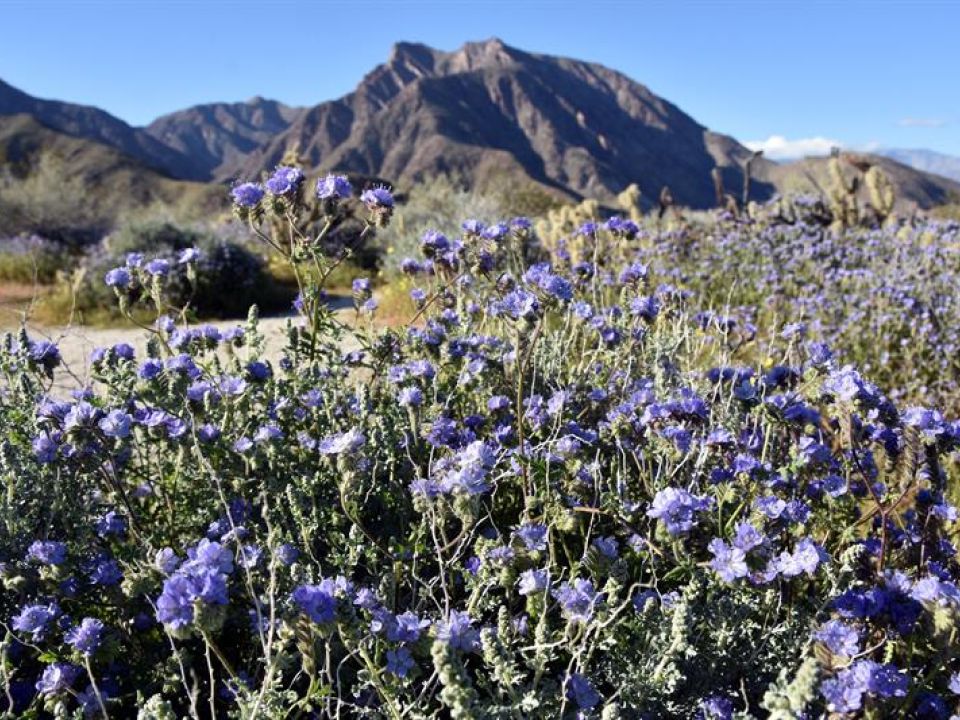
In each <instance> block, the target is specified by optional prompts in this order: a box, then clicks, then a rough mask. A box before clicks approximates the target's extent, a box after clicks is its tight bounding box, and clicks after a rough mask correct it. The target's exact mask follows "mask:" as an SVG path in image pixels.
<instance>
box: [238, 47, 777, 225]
mask: <svg viewBox="0 0 960 720" xmlns="http://www.w3.org/2000/svg"><path fill="white" fill-rule="evenodd" d="M290 149H295V150H296V151H297V152H298V153H299V154H300V156H301V158H302V159H304V160H305V161H306V163H307V164H308V165H309V166H310V167H311V168H313V169H314V170H317V171H324V170H339V171H347V172H353V173H357V174H361V175H366V176H376V177H383V178H389V179H391V180H392V181H394V182H397V183H410V182H413V181H415V180H417V179H418V178H421V177H425V176H428V175H431V174H435V173H438V172H446V173H456V174H458V175H460V176H462V177H463V178H464V179H466V180H467V181H468V182H470V183H473V184H477V185H483V184H484V183H486V182H494V181H496V180H497V179H498V178H501V177H503V176H516V175H519V176H523V177H526V178H529V179H531V180H533V181H535V182H537V183H540V184H541V185H543V186H545V187H548V188H554V189H556V190H558V191H560V192H562V193H564V194H565V195H569V196H573V197H582V196H589V197H596V198H598V199H600V200H610V199H612V198H613V196H614V195H616V193H618V192H619V191H620V190H622V189H623V188H624V187H625V186H626V185H628V184H630V183H631V182H636V183H638V184H639V185H640V187H641V189H642V190H643V191H644V194H645V195H646V196H647V197H656V195H657V194H658V193H659V192H660V189H661V187H663V186H664V185H669V186H670V187H671V188H672V190H673V193H674V197H675V198H677V200H678V201H679V202H681V203H685V204H689V205H693V206H700V207H705V206H709V205H711V204H712V203H713V199H714V189H713V184H712V181H711V178H710V171H711V169H712V168H713V167H714V166H720V167H721V168H722V169H723V172H724V175H725V176H726V178H725V179H726V181H727V182H728V183H729V184H731V185H732V186H739V183H740V180H739V177H740V166H741V165H742V163H743V161H744V160H745V159H746V158H747V157H749V156H750V154H751V153H750V151H749V150H747V149H746V148H745V147H743V146H742V145H740V144H739V143H738V142H736V141H735V140H733V139H732V138H729V137H727V136H725V135H720V134H717V133H714V132H712V131H710V130H708V129H707V128H705V127H704V126H703V125H700V124H699V123H698V122H696V121H695V120H694V119H693V118H691V117H690V116H689V115H687V114H685V113H684V112H682V111H681V110H679V109H678V108H677V107H676V106H674V105H672V104H670V103H669V102H667V101H665V100H663V99H662V98H660V97H658V96H657V95H655V94H654V93H652V92H651V91H650V90H649V89H648V88H646V87H645V86H643V85H641V84H639V83H637V82H635V81H633V80H631V79H630V78H628V77H626V76H624V75H622V74H620V73H618V72H615V71H613V70H610V69H608V68H606V67H603V66H602V65H597V64H594V63H587V62H580V61H577V60H570V59H566V58H559V57H551V56H546V55H538V54H534V53H527V52H523V51H521V50H517V49H516V48H512V47H510V46H508V45H505V44H504V43H503V42H501V41H499V40H495V39H494V40H489V41H486V42H480V43H468V44H466V45H464V46H463V47H462V48H460V49H459V50H456V51H454V52H443V51H439V50H434V49H432V48H430V47H427V46H425V45H418V44H411V43H399V44H397V45H396V46H394V48H393V51H392V52H391V55H390V57H389V59H388V61H387V62H386V63H384V64H382V65H380V66H378V67H377V68H375V69H374V70H373V71H372V72H370V73H369V74H368V75H367V76H366V77H364V78H363V80H362V81H361V82H360V84H359V85H358V87H357V89H356V90H355V91H354V92H352V93H350V94H349V95H346V96H345V97H343V98H340V99H338V100H334V101H330V102H325V103H321V104H320V105H317V106H315V107H313V108H310V109H309V110H307V111H305V112H304V113H303V114H302V115H300V116H299V117H298V118H297V119H296V120H295V121H294V122H293V123H292V124H291V126H290V127H289V128H288V129H287V130H285V131H284V132H283V133H281V134H280V135H278V136H277V137H275V138H274V139H273V140H272V141H270V142H268V143H267V144H266V145H264V146H263V147H262V148H261V149H259V150H258V151H256V152H254V153H252V154H251V155H250V156H249V158H247V160H246V161H245V162H244V163H243V165H242V166H240V167H239V168H238V172H237V174H238V175H244V176H254V175H256V174H257V173H258V172H259V171H261V170H263V169H266V168H270V167H272V166H273V165H275V164H276V163H277V162H279V160H280V159H281V158H282V157H283V155H284V153H285V152H287V151H288V150H290ZM756 189H757V192H758V194H760V195H763V194H769V192H771V190H772V189H771V188H768V187H764V186H762V185H758V186H757V188H756Z"/></svg>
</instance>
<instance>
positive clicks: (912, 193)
mask: <svg viewBox="0 0 960 720" xmlns="http://www.w3.org/2000/svg"><path fill="white" fill-rule="evenodd" d="M845 155H849V156H850V158H851V159H852V160H854V161H856V162H861V163H868V164H870V165H877V166H879V167H880V169H881V170H883V172H884V173H885V174H886V176H887V177H888V178H889V179H890V182H891V183H892V184H893V186H894V189H895V192H896V208H897V209H898V210H899V211H900V212H910V211H912V210H914V209H916V208H925V209H926V208H931V207H935V206H937V205H943V204H945V203H950V202H956V198H958V197H960V182H956V181H953V180H949V179H947V178H943V177H940V176H938V175H931V174H929V173H924V172H921V171H919V170H917V169H915V168H912V167H909V166H907V165H904V164H903V163H900V162H897V161H896V160H893V159H891V158H888V157H884V156H881V155H876V154H866V153H853V154H851V153H846V154H845ZM828 163H829V158H825V157H809V158H804V159H803V160H796V161H794V162H791V163H786V164H783V165H767V166H765V167H764V168H763V169H761V170H760V175H761V177H762V179H764V180H766V181H768V182H770V183H771V184H773V185H775V186H776V187H777V189H778V191H779V192H781V193H811V192H812V193H821V194H824V195H826V194H827V193H828V191H829V188H830V184H831V180H830V171H829V168H828ZM848 172H849V173H850V175H851V176H853V174H854V171H853V169H852V168H848ZM859 196H860V199H861V200H862V201H864V202H866V201H869V192H868V190H867V188H866V186H865V185H864V184H863V183H861V188H860V193H859Z"/></svg>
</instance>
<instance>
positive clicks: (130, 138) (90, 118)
mask: <svg viewBox="0 0 960 720" xmlns="http://www.w3.org/2000/svg"><path fill="white" fill-rule="evenodd" d="M14 115H28V116H30V117H32V118H33V119H34V120H36V121H37V122H38V123H40V124H41V125H43V126H44V127H47V128H49V129H50V130H54V131H56V132H58V133H62V134H63V135H68V136H71V137H74V138H80V139H83V140H92V141H94V142H97V143H100V144H103V145H106V146H108V147H111V148H113V149H115V150H119V151H120V152H122V153H124V154H125V155H127V156H129V157H132V158H136V159H137V160H139V161H140V162H142V163H143V164H145V165H147V166H148V167H151V168H154V169H156V170H159V171H161V172H164V173H166V174H168V175H170V176H172V177H182V176H181V175H180V169H181V168H182V167H183V166H184V164H185V163H187V162H189V161H188V159H187V158H185V157H182V156H180V154H179V153H178V152H177V151H176V150H174V149H173V148H171V147H169V146H167V145H164V144H163V143H162V142H160V141H159V140H157V139H155V138H154V137H152V136H151V135H149V134H147V133H145V132H143V131H142V130H140V129H138V128H134V127H131V126H130V125H127V123H125V122H123V120H120V119H119V118H116V117H114V116H113V115H111V114H110V113H108V112H105V111H103V110H100V109H99V108H95V107H91V106H88V105H76V104H73V103H66V102H60V101H58V100H43V99H40V98H36V97H33V96H32V95H28V94H27V93H25V92H23V91H22V90H18V89H17V88H15V87H13V86H12V85H8V84H7V83H5V82H3V81H2V80H0V116H5V117H10V116H14Z"/></svg>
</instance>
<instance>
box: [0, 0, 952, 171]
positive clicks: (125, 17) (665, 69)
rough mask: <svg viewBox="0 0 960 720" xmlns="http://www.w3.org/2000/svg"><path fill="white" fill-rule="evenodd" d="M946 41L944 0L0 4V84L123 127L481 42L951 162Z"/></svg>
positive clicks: (698, 109)
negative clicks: (100, 112)
mask: <svg viewBox="0 0 960 720" xmlns="http://www.w3.org/2000/svg"><path fill="white" fill-rule="evenodd" d="M958 31H960V2H953V1H943V2H920V1H914V2H903V3H897V2H872V3H867V2H855V1H853V0H849V1H847V2H804V3H794V2H774V1H772V0H771V1H768V2H760V1H756V2H719V1H716V2H692V1H688V2H627V1H624V0H621V1H619V2H612V1H608V2H603V1H600V0H593V1H590V0H581V1H580V2H562V1H553V2H547V1H545V0H544V1H535V0H513V1H512V2H505V1H504V2H499V1H497V2H465V1H463V0H446V1H445V2H402V1H399V0H397V1H394V2H387V1H380V2H360V1H358V2H312V3H307V2H270V1H269V0H260V1H259V2H233V1H229V0H219V1H213V0H211V1H209V2H199V1H197V2H187V1H185V0H179V1H177V0H173V1H169V0H168V1H167V2H162V3H159V2H156V3H155V2H146V1H142V2H136V1H134V0H126V1H120V0H100V1H98V2H92V1H84V0H74V1H73V2H49V1H48V2H44V1H43V0H28V1H24V2H21V1H20V0H0V78H2V79H3V80H5V81H7V82H9V83H11V84H13V85H15V86H17V87H20V88H21V89H23V90H25V91H27V92H29V93H31V94H34V95H39V96H41V97H50V98H57V99H62V100H68V101H71V102H80V103H87V104H92V105H97V106H99V107H102V108H104V109H105V110H107V111H109V112H111V113H113V114H115V115H117V116H119V117H121V118H123V119H124V120H126V121H128V122H130V123H131V124H134V125H141V124H145V123H147V122H149V121H150V120H151V119H152V118H154V117H156V116H157V115H160V114H163V113H165V112H170V111H173V110H177V109H180V108H183V107H186V106H189V105H193V104H197V103H202V102H209V101H213V100H229V101H235V100H243V99H246V98H249V97H251V96H253V95H263V96H266V97H271V98H275V99H278V100H282V101H283V102H286V103H289V104H294V105H312V104H316V103H318V102H321V101H323V100H327V99H330V98H335V97H338V96H340V95H342V94H344V93H346V92H348V91H349V90H350V89H352V88H353V87H354V86H355V85H356V83H357V82H358V81H359V80H360V78H361V77H362V76H363V74H364V73H366V72H367V71H369V70H370V69H371V68H373V67H374V66H375V65H376V64H377V63H380V62H382V61H383V60H385V59H386V57H387V55H388V53H389V49H390V46H391V45H392V44H393V43H394V42H396V41H398V40H409V41H419V42H425V43H427V44H429V45H432V46H434V47H439V48H442V49H447V50H450V49H454V48H456V47H459V46H460V45H461V44H463V42H465V41H468V40H480V39H485V38H488V37H493V36H497V37H500V38H502V39H503V40H504V41H506V42H507V43H509V44H511V45H514V46H516V47H519V48H522V49H525V50H531V51H537V52H544V53H550V54H559V55H567V56H571V57H576V58H580V59H585V60H592V61H597V62H601V63H603V64H605V65H607V66H609V67H612V68H615V69H617V70H620V71H622V72H624V73H626V74H627V75H629V76H631V77H632V78H634V79H636V80H638V81H640V82H642V83H644V84H646V85H647V86H648V87H650V89H651V90H653V91H654V92H656V93H658V94H660V95H661V96H663V97H665V98H666V99H668V100H670V101H671V102H673V103H675V104H676V105H678V106H679V107H680V108H682V109H683V110H685V111H686V112H688V113H689V114H691V115H692V116H693V117H694V118H696V119H697V120H698V121H700V122H702V123H703V124H705V125H707V126H709V127H711V128H713V129H715V130H718V131H721V132H726V133H729V134H731V135H733V136H735V137H736V138H737V139H739V140H741V141H752V140H765V139H768V138H770V137H771V136H781V137H782V138H785V140H786V148H787V149H788V151H789V150H790V149H791V148H796V147H804V148H816V147H819V146H823V145H824V143H827V144H829V142H831V141H837V142H840V143H842V144H844V145H847V146H850V147H861V148H865V147H871V146H874V145H883V146H887V147H921V148H930V149H933V150H939V151H942V152H947V153H952V154H958V155H960V55H958V54H957V50H956V48H957V46H958V39H957V34H958ZM818 138H819V139H820V141H818ZM800 141H806V145H803V146H798V145H796V143H798V142H800ZM773 145H776V142H774V143H773ZM770 147H772V145H771V146H770Z"/></svg>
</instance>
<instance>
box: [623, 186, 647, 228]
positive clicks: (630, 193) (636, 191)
mask: <svg viewBox="0 0 960 720" xmlns="http://www.w3.org/2000/svg"><path fill="white" fill-rule="evenodd" d="M640 197H641V192H640V186H639V185H637V184H636V183H630V184H629V185H627V187H626V188H624V189H623V192H621V193H620V194H619V195H617V203H618V204H619V205H620V207H622V208H623V209H624V210H625V211H626V212H627V215H628V217H629V218H630V219H631V220H633V221H634V222H635V223H639V222H640V221H641V220H643V208H642V207H641V205H640Z"/></svg>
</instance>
